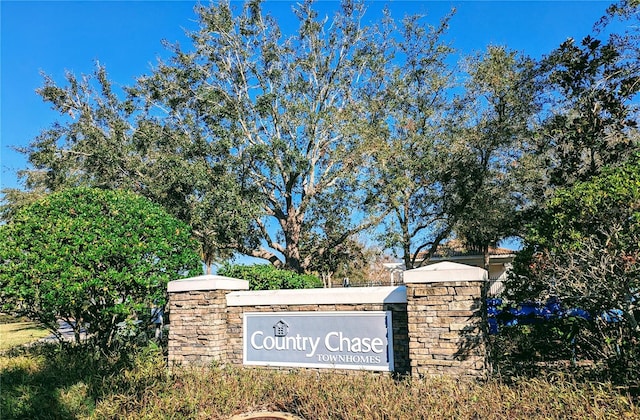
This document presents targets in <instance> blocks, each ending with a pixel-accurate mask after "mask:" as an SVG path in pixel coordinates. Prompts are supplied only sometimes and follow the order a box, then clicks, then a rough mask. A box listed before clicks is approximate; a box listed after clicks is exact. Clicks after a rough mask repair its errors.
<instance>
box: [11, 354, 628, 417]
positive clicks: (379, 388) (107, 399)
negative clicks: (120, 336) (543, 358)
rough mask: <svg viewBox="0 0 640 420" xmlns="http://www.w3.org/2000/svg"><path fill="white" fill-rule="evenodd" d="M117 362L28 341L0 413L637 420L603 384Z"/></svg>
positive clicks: (153, 357) (623, 398)
mask: <svg viewBox="0 0 640 420" xmlns="http://www.w3.org/2000/svg"><path fill="white" fill-rule="evenodd" d="M132 360H133V363H128V364H127V365H126V366H124V365H122V364H110V363H106V364H105V361H104V360H102V359H95V358H94V356H92V354H91V353H87V352H83V351H81V350H79V349H78V348H69V349H65V348H60V347H55V346H48V347H47V346H36V347H32V348H29V349H22V350H20V351H19V352H12V353H11V354H6V355H5V356H1V357H0V380H1V381H2V383H1V384H0V386H1V387H2V392H1V393H0V418H2V419H3V420H6V419H12V418H32V419H38V418H42V419H44V418H47V419H56V418H60V419H62V418H65V419H68V418H76V419H168V418H171V419H228V418H230V417H231V416H233V415H235V414H239V413H244V412H250V411H260V410H274V411H283V412H289V413H292V414H295V415H298V416H300V417H302V418H305V419H314V420H315V419H350V420H351V419H505V418H513V419H525V418H526V419H566V418H581V419H582V418H585V419H608V418H611V419H619V418H622V419H624V418H629V419H636V418H640V408H639V407H638V406H637V405H635V403H634V401H633V400H632V399H631V398H629V397H628V396H627V395H626V391H625V390H624V389H618V388H614V387H613V386H611V385H610V384H601V383H575V382H573V381H571V380H569V379H564V378H562V377H558V378H556V379H554V380H553V381H547V380H524V379H523V380H520V381H517V380H516V381H515V382H514V383H510V384H508V385H507V384H504V383H502V382H500V381H498V380H490V381H488V382H483V383H480V382H469V381H457V380H455V379H445V378H440V379H423V380H417V379H411V378H404V379H394V378H392V377H389V376H386V375H376V374H372V373H364V372H363V373H359V374H353V375H344V374H337V373H331V372H323V373H318V372H317V371H305V370H297V371H294V370H292V371H278V370H269V369H249V368H247V369H242V368H239V367H227V368H220V367H211V368H209V369H204V368H201V369H174V370H173V371H172V372H169V371H168V370H167V369H166V365H165V363H166V362H165V359H164V358H163V357H162V355H161V354H160V352H159V351H158V349H152V348H150V349H147V350H145V351H144V352H142V353H141V354H139V355H138V356H137V357H136V358H134V359H132Z"/></svg>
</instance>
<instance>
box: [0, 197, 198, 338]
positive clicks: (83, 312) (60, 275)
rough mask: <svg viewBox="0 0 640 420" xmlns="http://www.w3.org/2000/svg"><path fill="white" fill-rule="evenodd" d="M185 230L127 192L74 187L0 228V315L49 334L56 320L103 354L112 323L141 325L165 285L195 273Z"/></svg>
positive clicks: (195, 263)
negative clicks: (43, 328) (27, 320)
mask: <svg viewBox="0 0 640 420" xmlns="http://www.w3.org/2000/svg"><path fill="white" fill-rule="evenodd" d="M195 248H196V246H195V243H194V242H193V240H192V239H191V233H190V229H189V227H188V226H187V225H185V224H184V223H182V222H180V221H178V220H177V219H175V218H173V217H172V216H170V215H168V214H167V213H166V212H165V211H164V210H163V209H162V208H161V207H159V206H157V205H155V204H152V203H151V202H150V201H149V200H147V199H145V198H142V197H140V196H137V195H135V194H133V193H129V192H123V191H110V190H99V189H89V188H75V189H70V190H65V191H62V192H59V193H53V194H51V195H48V196H45V197H44V198H42V199H40V200H38V201H36V202H35V203H33V204H30V205H27V206H25V207H24V208H22V209H21V210H20V211H18V212H17V213H16V215H15V216H14V217H13V218H12V220H11V221H10V222H9V223H7V224H6V225H3V226H1V227H0V261H2V263H1V264H0V290H1V291H0V295H1V296H2V310H3V311H7V312H11V313H16V314H18V315H26V316H28V317H29V318H31V319H33V320H37V321H38V322H40V323H41V324H42V325H44V326H46V327H47V328H48V329H50V330H51V331H52V332H56V331H57V329H58V324H57V320H58V319H63V320H65V321H67V322H69V323H70V324H71V325H73V326H74V332H75V334H76V340H79V338H80V333H81V330H82V329H86V332H87V334H88V336H90V337H91V338H92V340H94V342H95V343H96V344H99V345H100V346H102V347H104V348H109V347H110V346H111V345H112V344H113V343H114V341H113V339H114V335H115V333H116V329H117V324H118V323H121V322H132V321H133V320H135V319H137V320H140V321H142V322H143V325H145V323H146V322H147V321H148V318H149V317H150V308H151V306H152V305H153V304H154V303H155V304H158V305H163V304H164V303H165V300H166V285H167V282H168V281H170V280H174V279H176V278H180V277H183V276H185V275H193V274H196V273H198V272H201V266H200V263H199V258H198V256H197V253H196V252H195V251H194V250H195Z"/></svg>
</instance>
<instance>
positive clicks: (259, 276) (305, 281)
mask: <svg viewBox="0 0 640 420" xmlns="http://www.w3.org/2000/svg"><path fill="white" fill-rule="evenodd" d="M218 274H219V275H221V276H227V277H234V278H238V279H243V280H248V281H249V289H250V290H276V289H310V288H314V287H322V281H321V280H320V279H318V278H317V277H316V276H313V275H310V274H298V273H295V272H293V271H291V270H284V269H278V268H276V267H274V266H272V265H267V264H256V265H237V264H235V265H233V264H228V263H227V264H224V265H223V266H222V267H220V268H219V269H218Z"/></svg>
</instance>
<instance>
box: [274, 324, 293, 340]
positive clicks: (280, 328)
mask: <svg viewBox="0 0 640 420" xmlns="http://www.w3.org/2000/svg"><path fill="white" fill-rule="evenodd" d="M287 334H289V324H287V323H286V322H284V321H283V320H280V321H278V322H276V325H274V326H273V335H275V336H276V337H285V336H286V335H287Z"/></svg>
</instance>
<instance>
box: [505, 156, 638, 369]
mask: <svg viewBox="0 0 640 420" xmlns="http://www.w3.org/2000/svg"><path fill="white" fill-rule="evenodd" d="M639 168H640V154H636V155H635V156H634V157H633V158H632V159H630V160H629V161H628V162H627V163H626V164H625V165H624V166H619V167H614V168H605V169H603V171H602V174H601V175H598V176H596V177H594V178H592V179H591V180H590V181H588V182H579V183H577V184H575V185H574V186H572V187H571V188H564V189H559V190H558V191H556V194H555V196H554V198H553V199H552V200H551V201H550V203H549V204H548V206H547V208H546V209H545V211H544V213H543V214H542V215H541V217H540V219H539V221H538V222H537V223H536V224H534V225H533V226H531V229H530V233H529V235H528V238H527V240H528V242H527V244H528V246H527V249H526V250H525V252H524V253H523V254H522V256H520V257H519V258H518V259H517V260H516V263H515V266H514V274H513V275H512V278H511V280H510V281H509V283H508V291H509V294H510V297H511V298H512V299H513V300H515V301H522V300H525V299H537V300H541V301H543V300H548V299H549V298H558V299H559V300H560V301H561V302H562V303H563V305H564V306H565V307H567V308H581V309H584V310H586V311H588V312H589V313H590V314H591V315H592V320H591V322H585V323H583V325H581V326H580V328H581V332H580V335H579V336H578V337H577V338H578V340H579V341H578V344H580V342H582V343H583V348H584V349H586V351H587V356H588V357H589V358H592V359H594V360H600V361H604V362H606V363H607V365H608V367H609V373H610V374H612V375H613V376H614V377H619V378H622V379H625V380H626V379H627V375H629V374H632V373H633V372H638V365H637V359H638V356H639V354H638V349H639V347H638V343H640V326H639V325H638V323H639V320H640V306H639V302H640V251H639V250H640V169H639Z"/></svg>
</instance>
